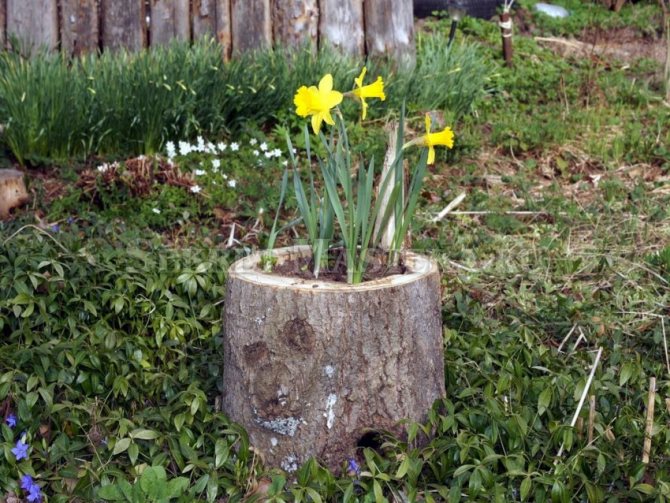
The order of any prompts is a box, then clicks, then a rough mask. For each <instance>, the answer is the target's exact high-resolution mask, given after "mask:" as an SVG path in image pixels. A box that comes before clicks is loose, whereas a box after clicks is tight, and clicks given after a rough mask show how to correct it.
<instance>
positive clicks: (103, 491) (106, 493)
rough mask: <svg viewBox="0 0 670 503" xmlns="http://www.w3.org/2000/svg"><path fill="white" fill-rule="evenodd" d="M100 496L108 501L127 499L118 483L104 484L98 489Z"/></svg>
mask: <svg viewBox="0 0 670 503" xmlns="http://www.w3.org/2000/svg"><path fill="white" fill-rule="evenodd" d="M98 498H102V499H104V500H107V501H124V500H125V499H126V497H125V496H124V495H123V493H122V492H121V489H120V488H119V486H118V485H116V484H110V485H108V486H102V487H101V488H100V489H98Z"/></svg>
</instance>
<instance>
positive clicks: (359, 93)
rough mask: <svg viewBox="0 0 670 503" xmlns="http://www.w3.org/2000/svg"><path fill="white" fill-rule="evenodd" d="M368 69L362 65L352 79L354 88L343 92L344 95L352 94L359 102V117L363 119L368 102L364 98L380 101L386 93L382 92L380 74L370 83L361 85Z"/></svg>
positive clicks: (366, 111) (382, 84)
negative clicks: (357, 74)
mask: <svg viewBox="0 0 670 503" xmlns="http://www.w3.org/2000/svg"><path fill="white" fill-rule="evenodd" d="M367 71H368V69H367V68H366V67H363V70H361V73H360V75H359V76H358V77H356V78H355V79H354V85H355V86H356V87H355V88H354V89H352V90H351V91H349V92H348V93H345V96H352V97H354V98H356V99H357V100H359V101H360V102H361V119H362V120H365V117H366V116H367V113H368V104H367V102H366V101H365V100H366V98H378V99H380V100H382V101H384V100H386V94H385V93H384V80H383V79H382V78H381V76H379V77H377V80H375V81H374V82H373V83H372V84H368V85H363V82H364V80H365V74H366V73H367Z"/></svg>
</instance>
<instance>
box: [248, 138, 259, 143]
mask: <svg viewBox="0 0 670 503" xmlns="http://www.w3.org/2000/svg"><path fill="white" fill-rule="evenodd" d="M257 143H258V140H257V139H256V138H252V139H251V140H249V145H256V144H257Z"/></svg>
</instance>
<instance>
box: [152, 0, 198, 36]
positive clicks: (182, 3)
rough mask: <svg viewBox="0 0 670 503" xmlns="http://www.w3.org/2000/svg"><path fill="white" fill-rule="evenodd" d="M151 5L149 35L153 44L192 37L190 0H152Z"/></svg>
mask: <svg viewBox="0 0 670 503" xmlns="http://www.w3.org/2000/svg"><path fill="white" fill-rule="evenodd" d="M149 6H150V8H151V25H150V29H149V35H150V39H151V40H150V44H151V45H152V46H157V45H167V44H169V43H170V42H171V41H172V40H173V39H175V38H176V39H179V40H190V39H191V20H190V13H189V0H151V2H150V4H149Z"/></svg>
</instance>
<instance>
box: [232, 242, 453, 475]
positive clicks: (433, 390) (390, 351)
mask: <svg viewBox="0 0 670 503" xmlns="http://www.w3.org/2000/svg"><path fill="white" fill-rule="evenodd" d="M307 250H308V249H307V248H306V247H302V248H294V249H291V252H290V253H291V254H293V255H294V256H295V255H297V254H298V255H299V254H304V253H306V251H307ZM275 253H276V254H277V258H278V261H279V262H280V263H281V262H282V261H283V260H284V259H285V258H286V253H289V252H287V251H286V249H284V250H283V251H282V250H275ZM259 259H260V255H259V254H256V255H252V256H250V257H248V258H246V259H242V260H241V261H238V262H236V263H235V264H233V266H232V267H231V269H230V271H229V275H228V278H227V282H226V283H227V284H226V296H225V299H226V302H225V308H224V334H225V335H224V352H223V354H224V365H223V390H224V392H223V397H222V398H223V401H222V404H223V410H224V412H226V414H228V416H229V417H230V418H231V419H232V420H233V421H235V422H238V423H240V424H242V425H243V426H244V428H245V429H246V431H247V432H248V433H249V438H250V441H251V444H252V445H253V446H254V447H255V448H256V449H257V450H259V452H261V453H262V455H263V457H264V459H265V461H266V463H268V464H269V465H270V466H278V467H281V468H283V469H285V470H287V471H294V470H295V469H296V468H297V467H298V466H299V465H300V464H302V463H303V462H305V461H306V460H307V459H308V458H309V457H316V458H317V459H318V460H319V461H321V462H323V463H325V464H326V466H328V467H329V468H331V469H333V470H336V471H339V470H340V468H341V467H342V463H343V462H346V459H347V458H348V457H353V456H354V455H355V453H356V451H357V448H359V447H360V446H363V445H367V446H370V445H375V442H377V441H378V439H376V437H375V434H374V432H375V431H390V432H393V433H395V434H397V435H402V434H403V433H404V427H403V426H402V425H399V424H398V421H400V420H402V419H410V420H412V421H422V420H425V417H426V414H427V412H428V410H429V409H430V407H431V406H432V405H433V402H434V401H435V400H437V399H439V398H442V397H443V396H444V394H445V388H444V384H445V381H444V353H443V347H442V318H441V309H440V299H441V295H440V275H439V272H438V269H437V265H436V264H435V262H433V261H431V260H429V259H427V258H423V257H420V256H417V255H413V254H408V256H407V257H406V260H405V264H406V265H407V267H408V269H409V271H410V272H408V273H406V274H402V275H395V276H390V277H387V278H381V279H378V280H375V281H369V282H366V283H363V284H360V285H347V284H344V283H330V282H325V281H308V280H301V279H298V278H288V277H284V276H277V275H270V274H263V273H261V272H260V271H259V269H258V261H259Z"/></svg>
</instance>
